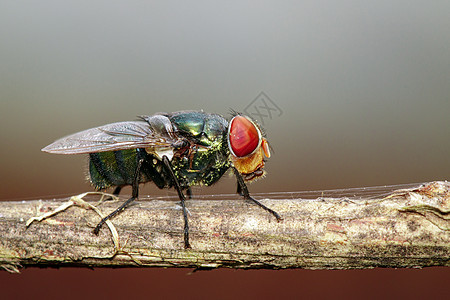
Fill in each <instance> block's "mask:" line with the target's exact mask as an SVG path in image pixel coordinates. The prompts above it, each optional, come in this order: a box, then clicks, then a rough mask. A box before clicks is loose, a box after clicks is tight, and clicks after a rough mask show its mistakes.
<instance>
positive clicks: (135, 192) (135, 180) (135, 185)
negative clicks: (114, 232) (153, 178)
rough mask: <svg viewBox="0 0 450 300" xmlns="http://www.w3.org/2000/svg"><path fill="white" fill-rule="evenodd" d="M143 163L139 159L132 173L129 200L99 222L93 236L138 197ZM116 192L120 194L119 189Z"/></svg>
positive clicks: (142, 160)
mask: <svg viewBox="0 0 450 300" xmlns="http://www.w3.org/2000/svg"><path fill="white" fill-rule="evenodd" d="M143 162H144V159H140V160H139V161H138V164H137V168H136V172H135V173H134V178H133V184H132V185H131V189H132V191H131V198H130V199H128V200H127V201H125V202H124V203H123V204H122V205H121V206H119V207H118V208H116V210H114V211H113V212H112V213H110V214H109V215H107V216H106V217H104V218H103V219H102V220H101V221H100V223H98V224H97V226H96V227H95V229H94V233H95V234H98V232H99V231H100V228H102V226H103V224H105V222H106V221H108V220H109V219H111V218H113V217H114V216H115V215H117V214H118V213H120V212H122V211H123V210H125V208H127V206H128V205H130V203H131V202H133V201H134V200H135V199H137V198H138V197H139V175H140V172H141V166H142V163H143ZM119 188H121V187H117V188H116V189H115V190H114V194H115V193H116V191H117V190H118V189H119ZM118 192H120V189H119V191H118Z"/></svg>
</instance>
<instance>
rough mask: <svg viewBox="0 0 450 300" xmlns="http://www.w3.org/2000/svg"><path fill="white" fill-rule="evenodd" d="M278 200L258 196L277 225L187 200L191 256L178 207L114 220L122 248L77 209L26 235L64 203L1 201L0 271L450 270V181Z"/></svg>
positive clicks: (242, 207) (145, 209) (152, 207)
mask: <svg viewBox="0 0 450 300" xmlns="http://www.w3.org/2000/svg"><path fill="white" fill-rule="evenodd" d="M274 195H275V194H274ZM274 195H268V196H269V197H270V198H271V199H264V198H263V197H261V196H258V197H257V198H258V199H260V200H261V202H263V203H264V204H265V205H267V206H268V207H270V208H272V209H274V210H276V211H277V212H278V213H280V215H281V216H282V217H283V221H281V222H277V221H276V219H275V218H274V217H273V216H272V215H270V214H269V213H267V212H265V211H263V210H262V209H261V208H259V207H257V206H256V205H254V204H252V203H250V202H246V201H243V200H241V199H239V198H238V197H231V198H233V199H227V200H223V201H220V200H204V197H203V200H202V199H200V200H190V201H188V202H187V208H188V210H189V212H190V214H189V224H190V238H191V246H192V249H187V250H186V249H184V248H183V236H182V228H183V218H182V213H181V209H180V207H179V205H178V202H177V201H174V200H170V199H166V200H161V199H159V200H151V201H148V200H140V201H137V202H136V203H135V205H133V206H131V207H129V208H128V209H127V210H125V211H124V212H123V213H121V214H120V215H118V216H117V217H116V218H114V219H113V220H112V224H114V227H115V229H116V230H117V233H118V240H117V239H116V241H115V242H116V243H119V244H118V247H115V246H114V243H113V238H112V234H111V232H112V231H111V230H110V229H109V228H108V226H104V227H103V228H102V230H101V232H100V234H99V235H98V236H96V235H94V234H93V233H92V230H93V227H94V226H95V225H96V223H97V222H98V221H99V220H100V217H99V215H98V214H97V213H96V212H94V211H93V210H91V209H88V208H87V207H86V206H83V205H82V203H81V204H80V203H79V202H77V201H75V202H72V204H73V205H69V206H70V207H69V208H67V209H66V210H64V211H62V212H59V213H57V214H55V215H53V216H51V217H49V218H46V219H45V220H42V221H41V222H38V221H34V222H32V223H31V224H30V226H29V227H28V228H27V227H26V225H25V224H26V221H27V220H29V219H30V218H32V217H34V216H38V215H42V214H43V213H46V212H49V211H52V210H55V209H56V208H57V207H58V206H60V205H62V204H63V202H64V201H63V200H46V201H37V200H36V201H22V202H0V266H2V267H3V268H4V269H6V270H9V271H17V270H18V269H20V268H21V267H26V266H55V267H64V266H80V267H100V266H103V267H118V266H122V267H123V266H136V267H143V266H152V267H192V268H199V269H202V268H217V267H230V268H274V269H277V268H311V269H316V268H317V269H347V268H373V267H396V268H401V267H426V266H450V213H449V212H450V184H449V183H448V182H443V181H440V182H432V183H428V184H425V185H423V186H420V187H417V188H411V189H407V190H398V191H395V192H393V193H390V194H388V195H382V196H380V197H367V198H364V196H362V197H360V198H355V197H340V198H333V197H319V198H316V199H307V200H306V199H299V198H292V196H291V198H290V197H288V195H289V194H281V195H277V197H274ZM283 195H284V196H286V197H285V198H286V199H282V198H283V197H282V196H283ZM217 198H218V197H215V199H217ZM219 198H220V197H219ZM224 198H226V197H225V196H224ZM274 198H278V199H274ZM67 200H68V199H65V201H67ZM121 201H123V199H122V200H121ZM66 203H67V202H66ZM89 203H91V204H94V203H95V202H89ZM68 204H70V202H69V203H68ZM118 205H119V203H118V202H111V201H106V202H104V203H102V204H101V205H100V206H99V209H100V210H101V211H102V212H103V214H107V213H108V212H110V211H111V210H113V209H114V208H116V207H117V206H118ZM113 231H114V230H113Z"/></svg>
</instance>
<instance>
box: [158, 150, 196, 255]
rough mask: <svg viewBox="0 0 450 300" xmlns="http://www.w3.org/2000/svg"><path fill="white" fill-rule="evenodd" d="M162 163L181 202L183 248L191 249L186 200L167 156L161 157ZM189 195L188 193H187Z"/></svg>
mask: <svg viewBox="0 0 450 300" xmlns="http://www.w3.org/2000/svg"><path fill="white" fill-rule="evenodd" d="M162 161H163V163H164V165H165V166H166V168H167V171H169V174H170V177H172V181H173V183H174V186H175V189H176V190H177V192H178V197H179V198H180V201H181V207H182V208H183V217H184V248H186V249H187V248H191V245H190V244H189V224H188V217H187V211H186V203H185V201H186V198H185V197H184V194H183V191H182V190H181V187H180V183H179V182H178V179H177V178H176V177H175V173H174V172H173V167H172V164H171V163H170V160H169V158H167V156H165V155H164V156H163V158H162ZM188 193H189V192H188Z"/></svg>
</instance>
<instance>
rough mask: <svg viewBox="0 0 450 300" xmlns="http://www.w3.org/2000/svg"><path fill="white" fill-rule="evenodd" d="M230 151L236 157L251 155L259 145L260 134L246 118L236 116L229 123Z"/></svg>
mask: <svg viewBox="0 0 450 300" xmlns="http://www.w3.org/2000/svg"><path fill="white" fill-rule="evenodd" d="M228 139H229V143H230V147H231V150H232V151H233V153H234V154H235V155H236V156H237V157H243V156H246V155H249V154H250V153H252V152H253V151H254V150H255V149H256V147H258V145H259V139H260V134H259V131H258V129H257V128H256V127H255V125H254V124H253V123H252V122H251V121H250V120H249V119H247V118H246V117H243V116H236V117H234V118H233V119H232V120H231V122H230V131H229V135H228Z"/></svg>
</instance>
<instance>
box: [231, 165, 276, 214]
mask: <svg viewBox="0 0 450 300" xmlns="http://www.w3.org/2000/svg"><path fill="white" fill-rule="evenodd" d="M233 171H234V175H236V179H237V183H238V188H237V193H238V194H239V195H242V196H243V197H244V199H247V200H251V201H253V203H255V204H256V205H258V206H259V207H261V208H262V209H264V210H266V211H268V212H270V213H271V214H272V215H273V216H274V217H275V218H277V221H281V220H283V218H282V217H281V216H280V215H279V214H278V213H277V212H276V211H274V210H272V209H270V208H268V207H267V206H265V205H264V204H262V203H261V202H259V201H258V200H256V199H254V198H253V197H252V196H250V193H249V192H248V188H247V185H246V184H245V182H244V179H243V178H242V176H241V174H240V173H239V171H238V170H236V169H235V168H233Z"/></svg>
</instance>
